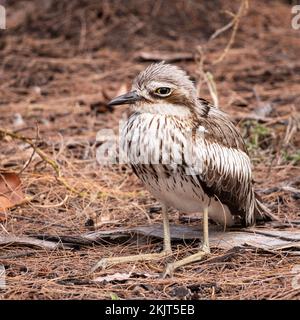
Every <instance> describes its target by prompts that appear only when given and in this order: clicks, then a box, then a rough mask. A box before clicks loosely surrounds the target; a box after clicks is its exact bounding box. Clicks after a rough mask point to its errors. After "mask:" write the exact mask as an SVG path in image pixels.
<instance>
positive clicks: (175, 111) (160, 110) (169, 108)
mask: <svg viewBox="0 0 300 320" xmlns="http://www.w3.org/2000/svg"><path fill="white" fill-rule="evenodd" d="M132 108H133V110H134V111H135V112H138V113H150V114H153V115H161V116H175V117H179V118H188V117H190V116H191V111H190V109H189V108H187V107H186V106H181V105H174V104H171V103H145V104H139V105H138V106H136V105H133V106H132Z"/></svg>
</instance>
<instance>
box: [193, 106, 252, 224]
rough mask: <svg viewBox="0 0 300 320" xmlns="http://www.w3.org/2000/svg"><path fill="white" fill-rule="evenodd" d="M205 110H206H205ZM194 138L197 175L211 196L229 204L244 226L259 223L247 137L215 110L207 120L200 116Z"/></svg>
mask: <svg viewBox="0 0 300 320" xmlns="http://www.w3.org/2000/svg"><path fill="white" fill-rule="evenodd" d="M202 111H203V110H202ZM197 121H198V122H197V123H196V126H197V128H196V129H197V130H196V132H197V133H196V135H195V137H194V145H195V148H196V151H195V154H196V159H198V160H199V161H197V162H196V163H198V164H200V166H201V168H198V169H199V170H198V173H196V174H194V179H197V181H198V183H199V184H201V187H202V189H203V190H204V191H205V192H206V194H208V195H209V196H210V197H215V198H216V199H217V200H219V201H220V202H221V203H223V204H226V205H227V206H228V208H229V210H230V212H231V213H232V214H233V215H237V216H240V217H241V220H242V222H243V224H245V225H250V224H253V223H254V222H255V210H256V196H255V193H254V190H253V187H252V174H251V163H250V159H249V157H248V154H247V150H246V146H245V143H244V140H243V138H242V137H241V135H240V134H239V132H238V131H237V129H236V128H235V126H234V125H233V123H232V122H231V121H230V120H229V119H228V118H227V116H226V115H225V114H224V113H223V112H221V111H220V110H218V109H216V108H214V107H211V106H210V108H209V112H207V116H206V117H203V116H202V117H198V120H197Z"/></svg>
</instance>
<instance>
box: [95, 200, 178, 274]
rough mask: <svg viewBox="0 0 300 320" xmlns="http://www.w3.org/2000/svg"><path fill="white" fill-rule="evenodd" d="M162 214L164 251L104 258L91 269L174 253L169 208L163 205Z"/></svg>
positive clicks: (152, 258)
mask: <svg viewBox="0 0 300 320" xmlns="http://www.w3.org/2000/svg"><path fill="white" fill-rule="evenodd" d="M162 215H163V228H164V248H163V251H161V252H159V253H147V254H137V255H131V256H124V257H113V258H103V259H101V260H99V261H98V262H97V263H96V264H95V265H94V266H93V267H92V269H91V272H94V271H95V270H97V269H98V268H105V267H107V266H109V265H115V264H119V263H126V262H135V261H149V260H157V259H161V258H164V257H165V256H168V255H170V254H171V253H172V249H171V236H170V222H169V214H168V208H167V206H165V205H162Z"/></svg>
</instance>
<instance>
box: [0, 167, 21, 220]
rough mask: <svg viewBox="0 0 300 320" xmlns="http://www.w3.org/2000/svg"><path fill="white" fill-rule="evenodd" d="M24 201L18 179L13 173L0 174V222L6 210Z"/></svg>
mask: <svg viewBox="0 0 300 320" xmlns="http://www.w3.org/2000/svg"><path fill="white" fill-rule="evenodd" d="M22 201H24V194H23V191H22V183H21V179H20V177H19V176H18V175H17V174H16V173H14V172H0V222H1V221H4V220H5V219H6V214H5V213H6V210H7V209H9V208H12V207H14V206H15V205H17V204H19V203H21V202H22Z"/></svg>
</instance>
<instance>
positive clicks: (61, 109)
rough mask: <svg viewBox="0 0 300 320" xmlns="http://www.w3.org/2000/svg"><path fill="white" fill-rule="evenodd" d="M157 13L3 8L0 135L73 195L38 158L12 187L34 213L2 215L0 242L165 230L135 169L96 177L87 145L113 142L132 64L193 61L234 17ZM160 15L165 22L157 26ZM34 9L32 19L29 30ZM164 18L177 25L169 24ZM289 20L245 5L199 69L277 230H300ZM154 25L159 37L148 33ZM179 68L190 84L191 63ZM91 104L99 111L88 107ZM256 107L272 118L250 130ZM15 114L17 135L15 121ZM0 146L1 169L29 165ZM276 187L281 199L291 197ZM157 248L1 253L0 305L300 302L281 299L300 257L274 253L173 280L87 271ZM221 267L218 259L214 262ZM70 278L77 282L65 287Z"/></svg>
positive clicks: (95, 6)
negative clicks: (119, 96) (245, 155)
mask: <svg viewBox="0 0 300 320" xmlns="http://www.w3.org/2000/svg"><path fill="white" fill-rule="evenodd" d="M166 2H167V1H164V2H160V1H157V2H150V1H140V2H139V3H141V4H140V5H138V6H137V5H136V1H128V6H125V5H116V3H115V2H114V1H113V2H106V1H103V2H101V4H99V2H98V1H82V2H81V4H80V3H79V1H72V2H68V1H52V2H51V5H50V7H49V8H48V9H47V8H43V7H42V6H41V5H39V4H38V1H32V2H28V3H27V2H22V4H20V3H18V2H17V1H12V2H11V5H10V6H11V8H13V9H14V10H11V12H12V13H11V15H10V16H9V19H8V30H7V31H5V33H4V36H3V37H2V35H1V39H0V48H1V51H0V61H1V68H2V70H3V79H4V81H3V82H1V85H0V96H1V102H0V103H1V104H0V110H1V113H0V127H1V128H5V129H6V130H10V131H14V132H17V133H18V134H21V135H23V136H26V137H28V138H31V139H33V142H34V145H35V146H36V147H38V148H39V149H40V150H42V151H43V152H44V153H45V154H46V155H47V156H48V157H49V158H50V159H53V160H54V161H55V162H56V163H57V164H58V165H59V173H60V175H61V177H62V178H63V179H64V180H63V181H65V182H66V184H67V185H68V186H72V188H74V189H76V192H73V191H74V190H73V191H72V190H70V188H66V184H64V183H62V180H60V179H58V177H57V172H55V170H53V167H52V166H50V165H49V163H48V164H47V163H46V162H45V161H41V158H40V156H39V155H38V154H37V153H35V154H34V155H33V157H32V160H31V162H30V164H29V165H28V166H27V167H26V170H25V171H24V172H23V173H22V175H21V178H22V180H23V184H24V188H25V192H26V194H27V195H28V196H29V197H31V201H30V202H27V203H24V204H22V205H21V206H19V207H16V208H14V209H12V210H11V211H10V212H9V213H8V219H7V221H5V222H4V223H3V224H2V226H1V231H0V232H1V233H2V232H3V233H5V232H8V233H10V234H15V235H24V234H52V235H61V234H64V235H65V234H68V235H74V234H81V233H84V232H86V231H88V230H89V229H91V228H93V227H89V226H87V224H88V223H90V222H91V221H93V223H94V228H98V229H99V228H101V229H110V228H115V227H118V226H128V227H130V226H133V225H144V224H147V223H149V222H151V223H154V222H160V221H161V220H160V214H154V213H153V214H151V213H149V209H150V208H151V207H152V206H153V205H155V204H156V201H155V199H153V198H152V197H151V196H150V195H149V194H148V193H147V192H146V191H145V190H144V188H143V186H142V185H141V183H140V182H139V181H138V180H137V179H136V178H135V177H134V175H133V174H132V172H131V170H130V169H129V168H127V167H125V166H118V165H115V166H111V167H101V166H99V164H97V162H96V161H95V158H96V156H95V155H96V150H97V147H99V146H98V144H97V142H96V133H97V132H98V131H99V130H100V129H103V128H112V129H113V130H114V131H115V132H117V130H118V121H119V119H120V118H121V117H122V114H123V112H124V109H123V110H118V111H115V112H114V113H111V112H109V110H107V109H106V107H105V103H106V102H107V101H108V100H109V98H111V97H113V96H114V95H116V93H117V92H118V90H119V89H120V87H121V86H124V85H129V83H130V79H132V77H133V76H134V75H135V74H136V73H137V72H138V71H139V70H141V69H143V68H144V66H145V64H143V63H139V62H138V61H136V60H135V59H134V56H135V54H136V52H138V51H139V50H143V51H147V50H149V51H153V50H157V51H179V52H180V51H184V52H186V51H187V50H188V51H190V52H192V53H195V52H196V48H197V47H198V46H199V44H200V45H203V46H204V45H206V44H207V40H208V39H209V36H210V35H211V34H213V32H214V31H215V30H217V29H219V28H221V27H222V26H224V25H226V23H228V22H229V21H230V15H229V16H228V15H226V14H224V15H223V14H221V13H220V12H219V11H218V12H216V10H215V9H214V6H215V4H210V3H211V2H207V4H195V3H196V2H195V3H194V2H190V3H191V4H189V5H188V4H186V3H187V2H184V1H172V5H170V4H168V3H166ZM249 2H250V1H249ZM153 3H155V5H153ZM218 3H219V4H220V7H219V8H220V11H221V10H223V9H224V10H225V9H226V10H231V11H232V12H237V11H238V8H239V5H240V3H239V2H236V3H234V4H232V3H231V2H230V3H229V1H218ZM168 5H169V7H171V8H172V10H171V12H169V14H170V17H169V16H168V15H166V14H165V13H164V12H165V11H164V6H168ZM23 6H24V8H23ZM32 10H34V11H35V12H36V14H35V17H34V18H31V19H30V18H29V16H30V12H32ZM173 11H174V12H173ZM178 12H181V14H178ZM207 12H209V14H208V15H207V14H206V13H207ZM160 13H161V14H160ZM174 17H177V20H178V21H179V22H178V21H177V22H176V23H175V22H174V20H175V18H174ZM199 17H201V19H199ZM208 17H209V20H208ZM289 17H290V7H289V6H288V5H287V4H285V3H284V2H280V1H276V2H275V1H274V2H270V3H269V5H267V4H263V3H262V2H260V1H251V2H250V3H249V8H248V12H247V15H246V16H245V17H242V18H241V20H240V21H239V29H238V31H237V32H236V34H235V39H234V43H233V44H231V48H230V50H228V52H226V56H225V57H224V59H223V61H222V62H220V63H219V64H214V61H216V60H217V59H218V57H220V54H221V53H222V52H223V50H224V48H226V45H227V44H228V41H229V39H230V32H228V31H227V32H225V33H224V34H223V35H220V36H219V37H217V38H216V39H214V40H213V41H210V42H209V46H208V47H207V49H206V52H205V63H204V65H203V66H202V67H203V70H204V72H210V73H211V74H212V75H213V80H214V83H215V84H216V86H217V90H218V99H219V104H220V107H221V108H222V109H224V110H225V111H227V112H228V113H229V114H230V115H231V116H232V119H233V120H235V121H236V123H237V125H238V126H239V127H240V129H241V132H242V133H243V135H244V137H245V139H246V141H247V143H248V145H249V148H250V154H251V157H252V159H253V165H254V175H255V179H256V187H257V189H258V190H259V191H260V193H261V195H262V196H263V199H264V200H265V202H266V203H268V205H269V207H270V208H271V209H272V211H273V212H274V213H276V214H278V216H279V217H280V218H281V219H282V220H284V221H290V220H297V219H298V220H299V217H300V212H299V188H300V187H299V186H300V181H299V179H298V180H297V178H299V173H300V160H299V158H300V155H299V147H300V139H299V104H300V98H299V91H300V72H299V70H300V64H299V59H298V57H299V55H300V38H299V31H294V30H292V29H291V27H290V21H289ZM157 21H159V22H160V23H161V28H160V29H159V28H158V29H157V27H156V26H155V25H156V24H155V22H157ZM178 25H179V26H180V28H179V27H178ZM119 30H121V31H120V32H118V31H119ZM1 32H2V31H1ZM124 39H125V40H124ZM179 64H180V65H182V66H183V67H184V68H185V69H187V70H188V71H189V72H190V74H191V75H192V76H193V77H194V78H195V79H198V74H197V63H196V62H194V61H191V62H182V63H179ZM255 92H256V94H255ZM201 95H202V96H203V97H205V98H208V99H209V100H211V99H210V95H209V89H208V87H207V86H202V87H201ZM257 97H259V100H260V101H258V100H257ZM95 103H96V105H97V106H98V107H97V108H96V109H93V108H91V105H94V104H95ZM266 104H271V105H272V112H271V113H270V114H268V115H263V116H260V120H259V121H257V120H249V116H251V114H252V112H253V111H254V110H257V108H258V109H260V108H261V106H264V105H266ZM92 109H93V110H92ZM18 114H19V115H21V117H22V120H23V121H24V122H23V123H20V121H19V122H18V121H16V120H15V119H16V115H18ZM37 126H38V134H37ZM297 130H298V131H297ZM0 146H1V148H2V149H1V150H2V152H1V154H0V161H1V162H0V163H1V167H2V168H6V169H13V170H16V171H19V170H21V169H22V168H23V167H24V165H25V164H26V162H27V161H28V160H29V159H30V157H31V156H32V148H31V147H30V146H29V145H28V144H26V143H25V142H24V141H20V140H18V139H14V138H12V137H9V136H5V137H4V138H2V139H1V141H0ZM281 186H289V187H291V188H293V192H291V191H290V190H289V189H286V188H285V189H284V188H279V187H281ZM274 187H278V188H277V189H276V188H275V189H274ZM297 190H298V192H297ZM180 215H182V213H178V212H175V211H174V213H173V214H172V217H171V219H172V221H173V222H177V223H178V218H179V216H180ZM149 220H150V221H149ZM197 246H198V243H196V242H195V243H188V244H184V243H177V244H174V246H173V249H174V252H175V253H174V257H175V258H179V257H182V256H184V255H185V254H187V253H189V252H195V250H196V249H197ZM160 248H161V243H158V242H147V241H146V242H141V243H139V244H137V242H136V241H135V240H134V239H132V240H131V241H128V242H126V243H102V244H99V245H97V246H96V245H95V246H93V247H81V248H78V249H77V250H74V251H69V250H55V251H46V250H37V249H33V248H31V249H30V248H22V247H17V248H16V247H11V246H7V247H1V248H0V263H1V264H4V265H5V267H6V275H7V278H6V279H7V289H6V290H5V291H0V298H2V299H83V298H86V299H99V298H103V299H110V298H111V293H114V294H116V295H117V296H118V297H120V298H130V299H133V298H143V299H144V298H145V299H151V298H154V299H167V298H175V299H178V298H186V299H299V297H300V290H295V289H293V288H292V286H291V281H292V277H293V276H294V275H293V274H292V272H291V271H292V268H293V267H294V265H297V264H300V260H299V257H295V256H292V255H289V254H287V253H284V252H282V253H281V254H277V255H276V254H271V253H262V252H254V251H253V250H245V251H242V252H236V253H234V254H233V255H231V257H230V258H229V259H228V260H227V261H222V262H217V263H214V262H209V261H208V262H207V263H205V262H204V263H201V264H198V265H197V264H195V265H192V266H189V267H186V268H184V269H182V270H178V271H177V272H176V273H175V276H174V278H172V279H161V278H142V277H137V278H134V279H130V280H128V281H125V282H117V283H107V284H103V283H102V284H99V283H98V284H97V283H92V282H90V280H91V276H90V275H89V274H88V270H89V268H90V267H91V266H92V265H93V264H94V263H95V262H96V261H97V260H98V259H99V258H101V257H108V256H115V255H125V254H131V253H137V252H151V251H156V250H159V249H160ZM17 254H19V256H16V255H17ZM223 254H224V252H222V251H221V250H215V251H214V252H213V254H212V256H213V257H218V256H222V255H223ZM10 255H15V256H16V257H10ZM163 267H164V264H163V262H157V263H152V262H151V263H150V262H148V263H137V264H135V265H133V264H130V265H129V266H128V265H122V266H119V267H112V268H109V269H108V270H104V271H99V272H97V273H96V276H100V275H106V274H113V273H115V272H128V271H130V270H131V269H132V268H134V272H137V273H138V272H141V273H143V272H144V273H149V274H153V273H159V272H161V271H162V270H163ZM70 278H73V279H77V280H76V281H75V280H74V281H73V283H72V281H71V280H70ZM68 281H69V282H68ZM74 283H75V284H74ZM181 287H184V289H186V290H183V291H184V292H186V293H185V294H184V295H182V296H181V295H180V294H179V293H178V292H179V291H180V290H179V288H181Z"/></svg>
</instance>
